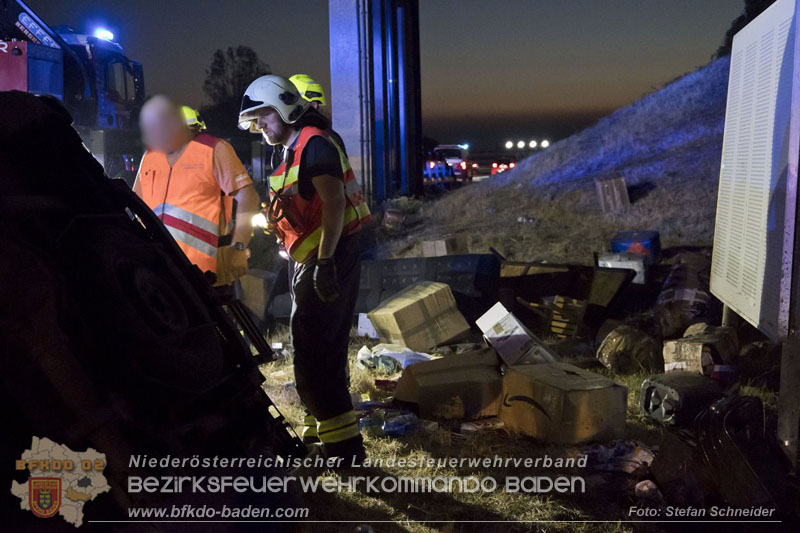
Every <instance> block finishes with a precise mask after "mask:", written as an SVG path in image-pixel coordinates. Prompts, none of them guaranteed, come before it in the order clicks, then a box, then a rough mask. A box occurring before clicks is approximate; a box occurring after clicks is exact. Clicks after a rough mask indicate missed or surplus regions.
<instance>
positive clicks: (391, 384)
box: [375, 379, 397, 392]
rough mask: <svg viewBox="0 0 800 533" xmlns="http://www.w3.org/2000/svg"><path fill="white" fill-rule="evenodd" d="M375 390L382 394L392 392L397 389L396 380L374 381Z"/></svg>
mask: <svg viewBox="0 0 800 533" xmlns="http://www.w3.org/2000/svg"><path fill="white" fill-rule="evenodd" d="M375 388H376V389H378V390H380V391H384V392H394V390H395V389H396V388H397V380H396V379H376V380H375Z"/></svg>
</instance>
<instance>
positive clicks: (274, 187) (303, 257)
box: [269, 126, 371, 263]
mask: <svg viewBox="0 0 800 533" xmlns="http://www.w3.org/2000/svg"><path fill="white" fill-rule="evenodd" d="M316 136H320V137H324V138H325V139H328V141H329V142H330V143H331V144H332V145H333V146H334V147H335V148H336V151H337V152H338V153H339V161H340V163H341V165H342V176H343V182H344V190H345V197H346V198H347V203H348V205H347V207H346V208H345V212H344V222H343V228H342V236H346V235H351V234H353V233H356V232H357V231H359V230H360V229H361V226H362V225H363V224H364V223H365V222H367V221H368V220H369V219H370V217H371V215H370V211H369V207H368V206H367V203H366V200H365V199H364V193H363V190H362V189H361V185H359V183H358V180H356V177H355V174H354V173H353V169H352V168H351V167H350V162H349V161H348V160H347V156H346V155H345V153H344V151H343V150H342V149H341V147H340V146H338V145H337V144H336V143H335V142H334V141H332V140H331V139H329V138H328V134H327V133H325V132H324V131H322V130H320V129H318V128H314V127H311V126H306V127H305V128H303V129H302V130H301V131H300V135H299V136H298V138H297V141H296V142H295V145H294V147H293V148H292V152H291V153H287V157H286V158H285V159H284V161H283V163H282V164H281V165H279V166H278V168H277V169H275V172H274V173H273V175H272V176H270V178H269V184H270V197H272V198H274V197H275V195H280V196H281V198H282V199H284V201H285V202H286V209H288V214H287V215H288V216H286V217H285V218H283V219H282V220H280V221H279V222H278V228H279V230H280V231H279V233H280V234H282V235H283V237H284V244H285V246H286V250H287V251H288V252H289V255H290V256H291V257H292V259H294V260H295V261H297V262H298V263H305V262H306V261H308V260H309V259H311V258H312V257H313V256H314V255H315V254H316V251H317V248H318V247H319V243H320V241H321V238H322V227H321V225H322V201H321V200H320V198H319V196H318V195H317V194H316V193H315V194H314V196H313V198H312V199H311V200H305V199H304V198H303V197H302V196H300V188H299V183H298V178H299V171H300V162H301V160H302V153H303V149H304V148H305V146H306V144H307V143H308V141H309V140H310V139H311V138H312V137H316ZM289 155H291V159H292V164H291V166H290V167H289V169H288V170H286V164H287V160H288V159H289V157H288V156H289ZM290 220H291V221H292V222H293V223H294V225H292V223H290Z"/></svg>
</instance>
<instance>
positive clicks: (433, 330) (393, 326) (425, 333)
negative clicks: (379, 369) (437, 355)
mask: <svg viewBox="0 0 800 533" xmlns="http://www.w3.org/2000/svg"><path fill="white" fill-rule="evenodd" d="M367 316H369V319H370V321H371V322H372V325H373V326H375V330H376V331H377V332H378V336H379V338H380V339H381V341H383V342H388V343H393V344H401V345H403V346H408V347H409V348H411V349H412V350H415V351H418V352H424V351H426V350H429V349H431V348H433V347H435V346H438V345H440V344H444V343H446V342H448V341H451V340H453V339H455V338H457V337H459V336H461V335H463V334H465V333H466V332H467V331H469V324H467V321H466V320H465V319H464V316H463V315H462V314H461V313H460V312H459V311H458V308H457V307H456V300H455V298H454V297H453V292H452V291H451V290H450V287H449V286H448V285H447V284H445V283H438V282H435V281H420V282H418V283H415V284H414V285H411V286H410V287H406V288H405V289H403V290H402V291H400V292H398V293H397V294H395V295H394V296H393V297H392V298H390V299H388V300H386V301H385V302H383V303H382V304H380V305H379V306H378V307H376V308H375V309H373V310H372V311H370V312H369V314H368V315H367Z"/></svg>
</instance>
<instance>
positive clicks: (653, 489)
mask: <svg viewBox="0 0 800 533" xmlns="http://www.w3.org/2000/svg"><path fill="white" fill-rule="evenodd" d="M634 495H635V496H636V498H637V499H638V500H639V501H640V502H642V503H643V504H645V505H653V506H658V505H662V504H663V503H664V495H663V494H661V491H660V490H658V487H657V486H656V484H655V483H653V482H652V481H651V480H649V479H643V480H642V481H640V482H639V483H637V484H636V486H635V487H634Z"/></svg>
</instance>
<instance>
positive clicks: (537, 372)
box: [499, 363, 628, 444]
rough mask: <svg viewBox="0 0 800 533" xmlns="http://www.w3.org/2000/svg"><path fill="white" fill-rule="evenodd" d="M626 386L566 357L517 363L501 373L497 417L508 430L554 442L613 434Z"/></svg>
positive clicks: (621, 427)
mask: <svg viewBox="0 0 800 533" xmlns="http://www.w3.org/2000/svg"><path fill="white" fill-rule="evenodd" d="M627 394H628V389H627V388H625V387H624V386H622V385H619V384H618V383H615V382H614V381H612V380H610V379H608V378H606V377H604V376H601V375H599V374H595V373H593V372H589V371H587V370H583V369H580V368H578V367H576V366H573V365H570V364H567V363H546V364H537V365H517V366H513V367H510V368H509V369H508V371H507V372H506V375H505V376H504V378H503V402H502V404H501V407H500V414H499V416H500V418H501V419H502V420H503V423H504V424H505V427H506V428H507V429H509V430H510V431H513V432H517V433H522V434H524V435H528V436H531V437H535V438H537V439H541V440H545V441H548V442H554V443H559V444H577V443H581V442H588V441H592V440H610V439H618V438H621V437H622V436H623V435H624V432H625V413H626V409H627Z"/></svg>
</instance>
